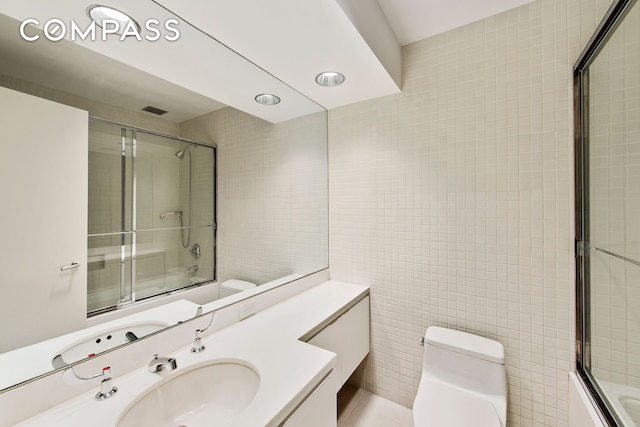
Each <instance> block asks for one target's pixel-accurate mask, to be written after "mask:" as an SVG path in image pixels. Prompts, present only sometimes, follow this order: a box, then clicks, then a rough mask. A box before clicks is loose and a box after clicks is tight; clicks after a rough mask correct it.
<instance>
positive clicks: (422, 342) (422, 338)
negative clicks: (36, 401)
mask: <svg viewBox="0 0 640 427" xmlns="http://www.w3.org/2000/svg"><path fill="white" fill-rule="evenodd" d="M420 345H421V346H423V347H424V337H420Z"/></svg>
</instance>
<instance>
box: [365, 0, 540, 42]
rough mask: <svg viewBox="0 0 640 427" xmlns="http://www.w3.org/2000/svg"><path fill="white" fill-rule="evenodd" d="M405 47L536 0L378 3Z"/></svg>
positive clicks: (392, 0)
mask: <svg viewBox="0 0 640 427" xmlns="http://www.w3.org/2000/svg"><path fill="white" fill-rule="evenodd" d="M377 1H378V4H379V5H380V8H381V9H382V11H383V12H384V14H385V16H386V17H387V20H388V21H389V24H390V25H391V28H392V29H393V32H394V33H395V35H396V38H397V39H398V42H399V43H400V44H401V45H402V46H404V45H407V44H409V43H413V42H416V41H418V40H422V39H426V38H427V37H431V36H434V35H436V34H440V33H444V32H445V31H449V30H453V29H454V28H458V27H462V26H463V25H466V24H470V23H472V22H476V21H479V20H481V19H485V18H488V17H489V16H493V15H497V14H499V13H502V12H505V11H507V10H510V9H514V8H516V7H518V6H522V5H524V4H527V3H531V2H532V1H533V0H482V1H478V0H377Z"/></svg>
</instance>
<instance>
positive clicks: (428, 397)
mask: <svg viewBox="0 0 640 427" xmlns="http://www.w3.org/2000/svg"><path fill="white" fill-rule="evenodd" d="M413 424H414V426H415V427H443V426H446V427H469V426H473V427H503V426H502V423H501V422H500V417H498V414H497V413H496V410H495V408H494V406H493V404H492V403H491V402H490V401H489V400H487V399H485V398H483V397H481V396H478V395H476V394H473V393H469V392H468V391H465V390H462V389H458V388H455V387H452V386H449V385H447V384H420V387H419V389H418V395H417V396H416V400H415V403H414V405H413Z"/></svg>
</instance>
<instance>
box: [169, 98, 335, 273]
mask: <svg viewBox="0 0 640 427" xmlns="http://www.w3.org/2000/svg"><path fill="white" fill-rule="evenodd" d="M180 134H181V136H183V137H187V138H192V139H196V140H201V141H204V142H207V143H210V144H215V145H217V147H218V162H217V165H218V171H217V179H218V205H217V206H218V211H217V214H218V218H217V222H218V230H217V231H218V234H217V239H218V240H217V259H218V266H217V267H218V280H219V281H221V282H222V281H224V280H227V279H231V278H235V279H243V280H249V281H251V282H254V283H258V284H262V283H265V282H268V281H271V280H275V279H278V278H280V277H283V276H287V275H289V274H292V273H300V274H308V273H310V272H313V271H317V270H320V269H322V268H326V266H327V262H328V261H327V260H328V245H327V229H328V218H327V207H326V206H327V166H326V164H327V163H326V162H327V144H326V139H327V121H326V113H324V112H323V113H317V114H312V115H310V116H306V117H302V118H299V119H295V120H290V121H287V122H284V123H278V124H271V123H269V122H266V121H263V120H260V119H258V118H255V117H253V116H250V115H248V114H246V113H243V112H240V111H238V110H235V109H232V108H224V109H222V110H218V111H215V112H213V113H210V114H207V115H205V116H202V117H200V118H196V119H193V120H190V121H187V122H183V123H181V124H180Z"/></svg>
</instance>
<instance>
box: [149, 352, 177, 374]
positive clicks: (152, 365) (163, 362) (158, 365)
mask: <svg viewBox="0 0 640 427" xmlns="http://www.w3.org/2000/svg"><path fill="white" fill-rule="evenodd" d="M165 367H166V368H168V369H169V370H170V371H173V370H174V369H176V368H177V367H178V361H177V360H176V359H175V358H173V357H158V355H157V354H154V355H153V359H152V360H151V362H149V372H154V373H155V372H160V371H162V370H163V369H165Z"/></svg>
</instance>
